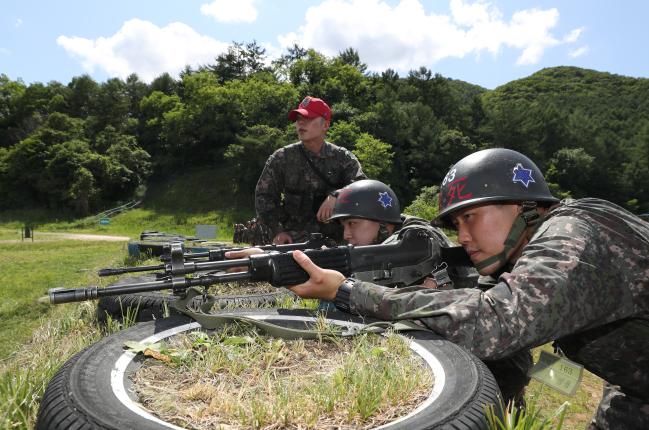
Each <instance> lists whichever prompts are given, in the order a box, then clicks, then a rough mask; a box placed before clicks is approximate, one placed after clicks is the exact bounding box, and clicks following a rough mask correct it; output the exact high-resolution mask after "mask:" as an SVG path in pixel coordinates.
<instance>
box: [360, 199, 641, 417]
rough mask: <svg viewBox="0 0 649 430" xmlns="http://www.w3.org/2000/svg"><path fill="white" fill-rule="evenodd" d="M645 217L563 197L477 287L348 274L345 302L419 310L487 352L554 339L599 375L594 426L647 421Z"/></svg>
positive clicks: (393, 313)
mask: <svg viewBox="0 0 649 430" xmlns="http://www.w3.org/2000/svg"><path fill="white" fill-rule="evenodd" d="M648 285H649V224H648V223H646V222H644V221H641V220H640V219H639V218H637V217H636V216H634V215H632V214H630V213H629V212H627V211H625V210H624V209H622V208H620V207H618V206H616V205H614V204H612V203H610V202H607V201H604V200H599V199H594V198H589V199H581V200H574V201H564V202H562V203H561V204H560V205H558V206H557V207H556V208H554V209H552V210H551V211H550V212H549V213H548V215H547V216H546V218H545V219H544V220H543V222H542V223H541V224H540V225H539V227H538V228H537V230H536V232H535V233H534V235H533V236H532V237H531V239H530V242H529V243H528V244H527V245H526V246H525V247H524V249H523V252H522V255H521V257H520V258H519V259H518V261H517V262H516V264H515V265H514V267H513V268H512V269H511V271H510V272H508V273H503V274H501V275H500V278H499V283H498V284H497V285H495V286H494V287H493V288H491V289H489V290H488V291H486V292H482V291H480V290H477V289H462V290H451V291H435V290H415V291H413V290H410V289H405V290H394V289H388V288H384V287H380V286H377V285H374V284H371V283H365V282H356V283H355V285H354V288H352V291H351V297H350V306H351V310H352V311H354V312H356V313H359V314H363V315H371V316H375V317H378V318H382V319H404V318H418V319H420V320H421V321H422V322H423V323H424V324H425V325H426V326H427V327H429V328H430V329H432V330H433V331H435V332H437V333H440V334H442V335H443V336H445V337H447V338H448V339H450V340H452V341H453V342H455V343H457V344H459V345H462V346H464V347H465V348H466V349H468V350H469V351H471V352H473V353H474V354H476V355H477V356H478V357H480V358H482V359H486V360H493V359H499V358H502V357H507V356H509V355H511V354H514V353H516V352H517V351H520V350H522V349H526V348H533V347H536V346H539V345H543V344H545V343H547V342H549V341H552V340H556V341H557V344H558V345H559V346H560V348H561V349H562V350H563V352H564V353H565V354H566V355H567V356H568V358H571V359H572V360H574V361H576V362H578V363H581V364H583V365H584V367H586V369H588V370H590V371H591V372H593V373H595V374H596V375H598V376H600V377H601V378H603V379H604V380H606V381H607V382H608V383H610V384H613V385H616V386H619V387H620V388H618V387H607V392H606V393H605V394H606V395H605V397H604V398H603V399H602V403H601V404H600V407H599V409H598V411H597V414H596V424H594V425H593V426H592V427H591V428H598V429H640V428H643V429H645V428H649V288H648Z"/></svg>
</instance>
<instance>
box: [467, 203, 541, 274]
mask: <svg viewBox="0 0 649 430" xmlns="http://www.w3.org/2000/svg"><path fill="white" fill-rule="evenodd" d="M522 206H523V211H522V212H521V213H520V214H518V216H517V217H516V219H515V220H514V223H513V224H512V228H511V229H510V230H509V234H508V235H507V238H506V239H505V248H504V249H503V250H502V252H500V253H498V254H496V255H492V256H491V257H487V258H485V259H484V260H482V261H479V262H477V263H475V268H476V269H478V270H481V269H484V268H486V267H489V266H491V265H492V264H494V263H500V264H499V266H498V267H502V266H503V265H505V264H506V263H507V254H509V252H510V251H511V250H512V249H514V247H515V246H516V244H517V243H518V241H519V240H520V239H521V237H523V235H524V234H525V231H526V230H527V229H528V227H535V228H532V229H530V230H529V231H528V232H527V238H528V239H529V238H530V237H532V235H533V234H534V232H535V231H536V227H538V226H539V225H540V221H541V220H542V219H543V218H544V217H543V216H541V214H540V213H539V211H538V209H537V205H536V202H523V204H522Z"/></svg>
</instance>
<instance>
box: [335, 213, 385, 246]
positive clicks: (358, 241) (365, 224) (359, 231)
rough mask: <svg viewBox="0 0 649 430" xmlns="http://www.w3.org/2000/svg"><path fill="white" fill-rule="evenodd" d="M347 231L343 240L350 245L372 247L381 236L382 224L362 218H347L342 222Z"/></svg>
mask: <svg viewBox="0 0 649 430" xmlns="http://www.w3.org/2000/svg"><path fill="white" fill-rule="evenodd" d="M340 223H341V224H342V226H343V228H344V229H345V230H344V232H343V239H345V241H346V242H347V243H349V244H350V245H355V246H363V245H372V244H373V243H374V241H375V240H376V237H377V236H378V234H379V228H380V226H381V225H380V224H379V223H378V222H376V221H370V220H369V219H361V218H347V219H344V220H342V221H341V222H340Z"/></svg>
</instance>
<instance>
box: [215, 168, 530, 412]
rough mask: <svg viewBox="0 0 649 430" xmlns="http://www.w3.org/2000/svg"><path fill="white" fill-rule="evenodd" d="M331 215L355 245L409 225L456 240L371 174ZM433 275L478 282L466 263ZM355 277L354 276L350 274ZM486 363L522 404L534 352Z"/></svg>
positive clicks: (508, 396)
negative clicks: (408, 208)
mask: <svg viewBox="0 0 649 430" xmlns="http://www.w3.org/2000/svg"><path fill="white" fill-rule="evenodd" d="M330 220H331V221H336V222H340V224H341V225H342V226H343V238H344V240H345V242H347V243H349V244H351V245H355V246H363V245H375V244H379V243H392V242H395V241H398V240H399V238H400V234H401V233H403V232H405V230H409V229H417V230H421V231H424V232H426V234H427V235H428V236H429V237H431V238H432V239H433V240H435V241H436V242H437V243H438V244H439V245H440V246H443V247H448V246H453V245H454V244H453V242H452V241H451V240H450V239H448V237H447V236H446V235H445V234H444V232H442V230H440V229H439V228H436V227H433V226H432V225H431V223H430V222H429V221H426V220H424V219H421V218H417V217H414V216H406V215H402V214H401V207H400V205H399V200H398V198H397V196H396V195H395V193H394V191H392V189H391V188H390V187H389V186H387V185H386V184H384V183H382V182H380V181H375V180H372V179H364V180H360V181H356V182H353V183H351V184H349V185H347V186H346V187H344V188H342V189H341V190H340V191H339V194H338V198H337V200H336V204H335V206H334V209H333V212H332V216H331V218H330ZM261 252H263V251H262V250H260V249H258V248H253V249H246V250H242V251H232V252H228V253H226V257H228V258H242V257H245V256H249V255H252V254H256V253H261ZM442 271H443V272H445V273H444V274H443V275H441V274H440V272H442ZM431 275H432V276H433V277H434V278H436V279H445V281H442V282H444V285H440V286H439V287H442V288H446V289H449V288H475V287H477V279H478V276H477V272H476V271H475V269H469V268H468V267H444V266H442V267H440V270H439V272H437V273H434V274H431ZM440 275H441V276H440ZM433 277H430V276H429V277H426V278H424V279H421V280H420V281H421V283H422V284H423V286H424V287H426V288H438V285H437V283H436V281H435V280H434V278H433ZM352 278H355V276H354V275H352ZM395 281H397V282H398V281H399V280H398V279H396V280H395ZM415 284H416V283H415ZM413 285H414V284H413ZM482 287H483V288H484V286H482ZM332 307H333V303H332V302H330V301H326V300H324V301H321V304H320V309H324V310H328V309H330V308H332ZM485 363H486V364H487V366H488V367H489V368H490V370H491V371H492V373H493V374H494V376H495V377H496V380H497V382H498V385H499V387H500V390H501V392H502V395H503V400H504V401H505V402H506V403H509V402H514V403H515V404H516V405H517V406H522V405H523V402H524V393H525V386H526V385H527V384H528V383H529V380H530V378H529V377H528V376H527V372H528V371H529V369H530V368H531V366H532V355H531V353H530V351H529V349H525V350H523V351H520V352H518V353H516V354H513V355H512V356H510V357H507V358H504V359H501V360H491V361H486V362H485Z"/></svg>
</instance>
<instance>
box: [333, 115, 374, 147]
mask: <svg viewBox="0 0 649 430" xmlns="http://www.w3.org/2000/svg"><path fill="white" fill-rule="evenodd" d="M360 136H361V129H360V128H359V127H358V126H357V125H356V124H354V123H353V122H347V121H336V122H334V123H333V125H332V126H331V128H329V131H328V132H327V140H331V142H333V143H335V144H336V145H338V146H342V147H344V148H347V149H354V146H356V142H357V141H358V139H359V138H360ZM368 136H369V135H368Z"/></svg>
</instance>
